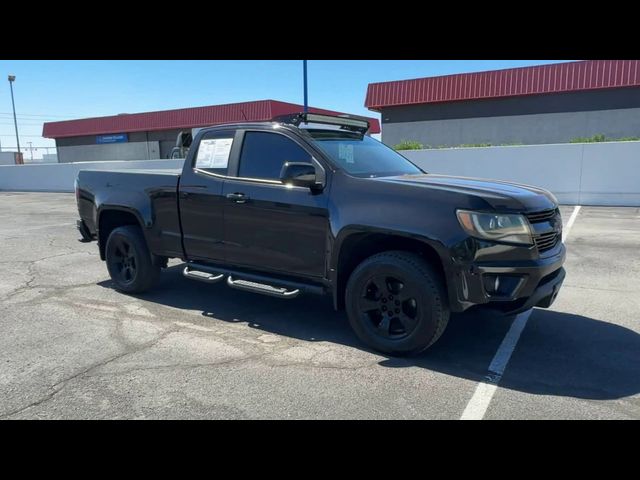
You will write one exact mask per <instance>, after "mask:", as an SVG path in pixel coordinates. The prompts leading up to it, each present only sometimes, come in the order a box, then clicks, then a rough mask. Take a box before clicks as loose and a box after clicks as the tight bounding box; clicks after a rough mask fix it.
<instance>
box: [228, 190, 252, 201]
mask: <svg viewBox="0 0 640 480" xmlns="http://www.w3.org/2000/svg"><path fill="white" fill-rule="evenodd" d="M227 198H228V199H229V200H231V201H232V202H234V203H244V202H246V201H247V200H249V197H248V196H247V195H245V194H244V193H240V192H235V193H228V194H227Z"/></svg>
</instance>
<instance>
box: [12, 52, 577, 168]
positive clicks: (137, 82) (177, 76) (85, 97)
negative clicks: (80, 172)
mask: <svg viewBox="0 0 640 480" xmlns="http://www.w3.org/2000/svg"><path fill="white" fill-rule="evenodd" d="M562 61H565V60H309V62H308V86H309V105H311V106H314V107H320V108H327V109H331V110H338V111H342V112H347V113H354V114H360V115H368V116H375V117H377V118H379V115H378V114H377V113H376V112H371V111H369V110H367V109H366V108H365V107H364V98H365V94H366V91H367V85H368V84H369V83H372V82H384V81H391V80H403V79H409V78H419V77H428V76H435V75H447V74H452V73H464V72H475V71H483V70H494V69H501V68H512V67H523V66H529V65H542V64H546V63H558V62H562ZM0 74H2V79H4V80H3V81H2V83H0V144H1V147H2V150H3V151H6V150H15V147H16V138H15V129H14V126H13V116H12V107H11V95H10V90H9V84H8V83H9V82H7V81H6V78H7V77H6V75H8V74H11V75H15V76H16V81H15V82H14V84H13V87H14V96H15V102H16V113H17V117H18V131H19V133H20V146H21V148H22V149H23V151H24V153H25V158H27V159H28V158H29V156H30V154H31V153H30V151H29V150H28V147H29V144H28V142H32V143H31V146H32V147H47V146H48V147H52V146H55V142H54V141H53V140H51V139H45V138H43V137H42V124H43V122H46V121H56V120H69V119H74V118H86V117H97V116H103V115H116V114H118V113H136V112H147V111H154V110H166V109H172V108H185V107H197V106H204V105H216V104H221V103H234V102H244V101H251V100H266V99H273V100H282V101H285V102H293V103H300V104H302V102H303V93H302V61H301V60H189V61H181V60H145V61H140V60H122V61H115V60H90V61H89V60H45V61H35V60H0ZM4 82H6V83H4ZM3 83H4V85H2V84H3ZM25 148H26V149H27V150H25ZM44 151H45V150H43V149H38V150H34V151H33V157H34V158H40V157H41V156H42V153H43V152H44ZM53 152H54V150H51V151H50V153H53Z"/></svg>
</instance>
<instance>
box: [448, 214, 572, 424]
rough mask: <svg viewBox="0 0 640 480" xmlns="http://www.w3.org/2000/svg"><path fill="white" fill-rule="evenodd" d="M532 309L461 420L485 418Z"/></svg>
mask: <svg viewBox="0 0 640 480" xmlns="http://www.w3.org/2000/svg"><path fill="white" fill-rule="evenodd" d="M579 211H580V205H577V206H576V207H575V208H574V209H573V212H572V213H571V216H570V217H569V220H568V221H567V225H566V227H564V229H563V232H562V241H563V242H564V241H565V240H566V239H567V237H568V236H569V231H570V230H571V227H572V226H573V224H574V223H575V221H576V217H577V216H578V212H579ZM532 311H533V310H527V311H526V312H523V313H521V314H519V315H518V316H517V317H516V318H515V320H514V321H513V323H512V324H511V328H509V331H508V332H507V334H506V335H505V337H504V339H503V340H502V343H501V344H500V346H499V347H498V350H497V351H496V354H495V355H494V356H493V360H491V364H490V365H489V371H488V373H487V376H486V381H484V382H481V383H479V384H478V386H477V387H476V391H475V392H474V393H473V396H472V397H471V400H469V403H468V404H467V407H466V408H465V409H464V412H462V416H461V417H460V420H482V419H483V418H484V415H485V413H486V412H487V408H489V404H490V403H491V399H492V398H493V396H494V395H495V393H496V390H497V389H498V384H499V383H500V380H501V379H502V374H503V373H504V370H505V368H507V364H508V363H509V360H510V359H511V354H513V351H514V350H515V348H516V345H517V344H518V340H519V339H520V334H522V331H523V330H524V327H526V326H527V321H528V320H529V317H530V316H531V312H532Z"/></svg>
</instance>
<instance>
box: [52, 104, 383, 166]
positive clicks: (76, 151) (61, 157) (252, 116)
mask: <svg viewBox="0 0 640 480" xmlns="http://www.w3.org/2000/svg"><path fill="white" fill-rule="evenodd" d="M302 109H303V107H302V105H296V104H293V103H285V102H279V101H276V100H260V101H256V102H244V103H232V104H227V105H213V106H208V107H195V108H183V109H179V110H165V111H159V112H147V113H132V114H121V115H114V116H109V117H97V118H84V119H79V120H66V121H62V122H48V123H45V124H44V127H43V132H42V136H43V137H46V138H53V139H55V141H56V146H57V152H58V161H59V162H60V163H66V162H82V161H85V162H86V161H103V160H145V159H157V158H168V157H169V156H170V154H171V150H172V149H173V147H174V146H175V145H176V139H177V138H178V134H179V133H180V132H182V131H184V130H191V129H194V128H200V127H207V126H210V125H217V124H222V123H233V122H243V121H264V120H271V119H272V118H274V117H276V116H279V115H286V114H289V113H296V112H301V111H302ZM309 111H310V112H314V113H326V114H332V115H337V114H341V112H335V111H332V110H324V109H320V108H313V107H310V108H309ZM361 118H363V117H361ZM367 119H368V120H369V122H370V125H371V128H370V133H380V124H379V122H378V120H377V119H375V118H367Z"/></svg>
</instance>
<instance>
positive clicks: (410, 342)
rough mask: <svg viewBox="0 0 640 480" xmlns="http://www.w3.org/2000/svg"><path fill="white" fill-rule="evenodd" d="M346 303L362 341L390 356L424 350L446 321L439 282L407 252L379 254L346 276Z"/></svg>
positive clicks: (427, 266) (425, 264) (420, 260)
mask: <svg viewBox="0 0 640 480" xmlns="http://www.w3.org/2000/svg"><path fill="white" fill-rule="evenodd" d="M345 302H346V310H347V316H348V318H349V323H350V324H351V327H352V328H353V330H354V331H355V333H356V335H357V336H358V337H359V338H360V340H362V341H363V342H364V343H366V344H367V345H369V346H370V347H372V348H374V349H375V350H378V351H380V352H384V353H387V354H391V355H413V354H417V353H419V352H422V351H423V350H425V349H427V348H428V347H430V346H431V345H433V344H434V343H435V342H436V340H438V338H440V336H441V335H442V333H443V332H444V329H445V328H446V326H447V323H448V322H449V306H448V302H447V296H446V292H445V287H444V281H443V279H442V278H441V276H440V275H438V273H437V272H436V271H435V270H434V268H433V267H432V266H431V265H430V264H429V263H428V262H426V261H425V260H424V259H423V258H422V257H420V256H419V255H417V254H413V253H409V252H403V251H389V252H383V253H379V254H376V255H373V256H371V257H369V258H368V259H366V260H364V261H363V262H362V263H361V264H360V265H358V267H356V269H355V270H354V271H353V273H352V274H351V276H350V277H349V281H348V282H347V289H346V298H345Z"/></svg>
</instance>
